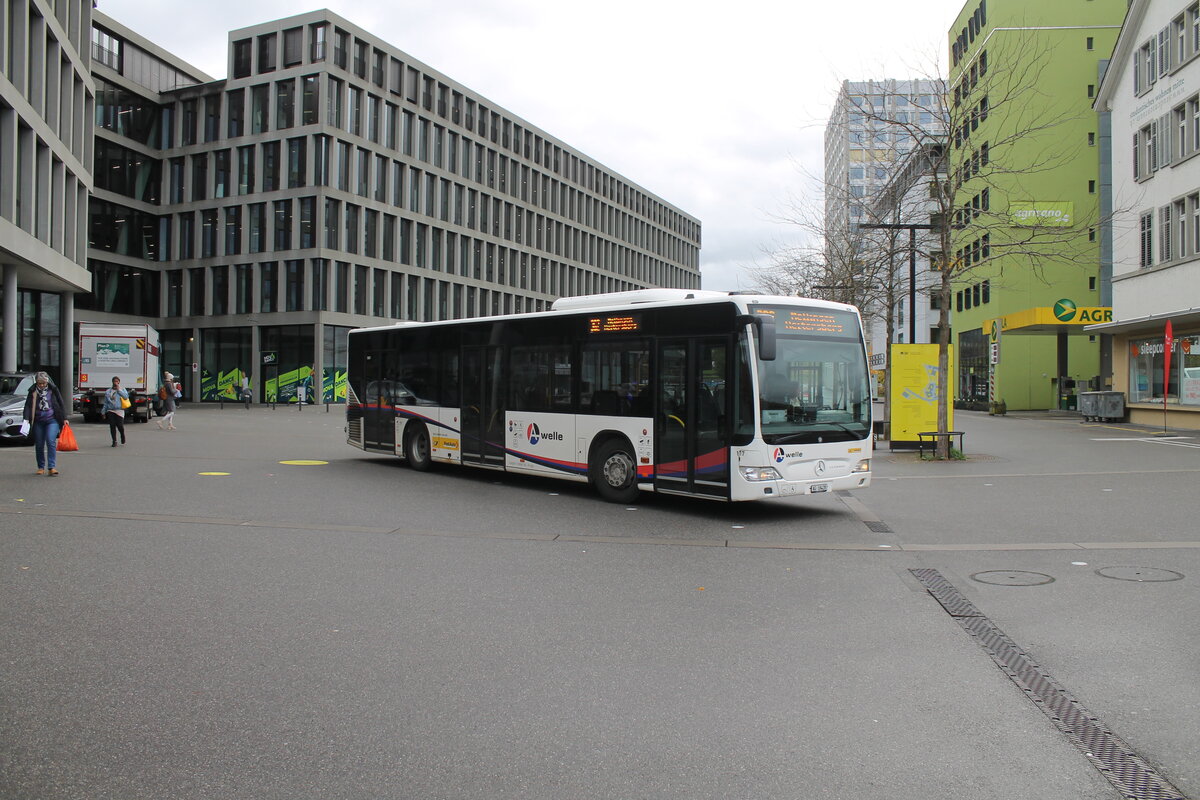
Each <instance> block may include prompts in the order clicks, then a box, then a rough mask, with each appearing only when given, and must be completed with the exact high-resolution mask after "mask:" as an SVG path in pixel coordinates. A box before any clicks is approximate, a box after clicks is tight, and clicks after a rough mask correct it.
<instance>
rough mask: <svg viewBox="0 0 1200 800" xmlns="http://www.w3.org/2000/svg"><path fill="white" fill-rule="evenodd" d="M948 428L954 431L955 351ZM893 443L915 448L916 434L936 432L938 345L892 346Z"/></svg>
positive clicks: (948, 403)
mask: <svg viewBox="0 0 1200 800" xmlns="http://www.w3.org/2000/svg"><path fill="white" fill-rule="evenodd" d="M949 357H950V363H949V375H948V376H947V386H946V393H947V395H946V404H947V406H948V407H947V411H946V413H947V415H948V416H947V421H946V424H947V427H949V428H950V429H953V428H954V350H953V349H951V350H950V352H949ZM891 362H892V385H891V397H890V398H888V400H889V403H890V404H891V426H892V434H891V442H892V446H893V447H894V446H895V445H897V444H911V445H914V446H915V445H916V444H917V442H918V441H919V439H918V437H917V434H918V433H921V432H923V431H936V430H937V407H938V393H937V386H938V346H937V345H936V344H893V345H892V355H891Z"/></svg>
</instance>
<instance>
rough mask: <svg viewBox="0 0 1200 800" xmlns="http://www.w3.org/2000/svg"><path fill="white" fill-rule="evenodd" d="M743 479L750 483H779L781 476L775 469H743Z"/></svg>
mask: <svg viewBox="0 0 1200 800" xmlns="http://www.w3.org/2000/svg"><path fill="white" fill-rule="evenodd" d="M741 470H742V477H743V478H745V479H746V480H748V481H753V482H758V481H777V480H780V477H781V476H780V474H779V473H778V472H777V471H776V470H775V468H774V467H742V468H741Z"/></svg>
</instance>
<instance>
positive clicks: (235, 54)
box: [75, 11, 700, 401]
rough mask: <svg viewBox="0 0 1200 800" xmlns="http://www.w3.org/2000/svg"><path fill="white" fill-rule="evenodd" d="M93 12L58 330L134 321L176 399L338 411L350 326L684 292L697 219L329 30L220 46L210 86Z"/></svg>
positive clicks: (379, 47) (291, 31) (309, 21)
mask: <svg viewBox="0 0 1200 800" xmlns="http://www.w3.org/2000/svg"><path fill="white" fill-rule="evenodd" d="M92 17H93V23H92V25H93V30H92V42H91V44H92V52H93V59H92V64H91V68H92V77H93V79H94V82H95V84H94V85H95V94H96V113H95V120H96V132H95V137H96V142H95V149H96V153H95V167H94V174H95V191H94V193H93V195H92V198H91V214H90V231H89V234H90V235H89V240H90V242H89V248H88V252H87V255H88V268H89V270H90V272H91V275H90V284H89V285H88V286H87V287H86V288H87V289H90V292H88V293H87V294H86V295H80V296H79V297H78V298H77V299H76V307H77V311H76V318H77V319H87V320H95V321H130V320H138V321H147V322H150V323H151V324H154V325H155V326H156V327H158V328H159V330H160V331H161V333H162V337H163V350H164V359H165V364H166V368H167V369H170V370H171V371H172V372H174V373H176V374H177V375H181V376H182V378H183V382H184V386H185V390H186V393H187V396H188V397H190V398H192V399H205V400H211V399H216V398H217V397H219V396H221V395H224V396H226V397H231V396H233V392H234V391H235V388H236V387H237V386H238V385H240V383H241V382H242V380H243V379H248V381H249V383H250V385H251V386H252V387H253V388H254V389H255V392H256V398H258V399H267V398H270V397H272V396H277V397H278V398H279V399H280V400H288V399H291V398H292V397H294V396H295V394H296V392H297V390H298V389H300V388H301V387H304V388H305V389H306V390H308V391H310V392H311V394H310V397H314V396H315V399H317V400H321V399H324V400H332V401H338V400H340V399H341V393H342V391H344V374H345V365H346V361H345V341H346V332H347V331H349V330H350V329H351V328H353V327H357V326H362V325H378V324H381V323H382V322H385V321H387V320H438V319H454V318H465V317H476V316H485V315H492V314H503V313H516V312H528V311H537V310H543V309H546V308H548V307H549V305H550V303H551V302H552V301H553V300H554V299H555V298H557V297H559V296H565V295H577V294H589V293H594V292H608V291H619V290H623V289H638V288H647V287H656V286H667V287H679V288H698V287H699V285H700V272H699V248H700V223H699V221H698V220H697V219H696V218H694V217H692V216H690V215H688V214H686V213H684V212H683V211H681V210H680V209H678V208H676V207H674V206H672V205H670V204H669V203H667V202H665V201H663V200H662V199H660V198H658V197H656V196H655V195H653V194H651V193H650V192H648V191H646V190H645V189H642V188H641V187H639V186H637V185H635V184H634V183H632V182H631V181H629V180H627V179H626V178H624V177H622V176H620V175H618V174H616V173H614V172H612V171H611V170H609V169H606V168H605V167H604V166H603V165H601V164H598V163H597V162H595V161H594V160H592V159H590V158H588V157H587V156H586V155H584V154H582V153H580V152H579V151H578V150H575V149H573V148H571V147H569V146H567V145H566V144H564V143H563V142H561V141H559V140H557V139H555V138H554V137H552V136H551V135H549V134H547V133H546V132H544V131H542V130H540V129H538V128H536V127H535V126H533V125H531V124H529V123H528V122H526V121H524V120H522V119H520V118H519V117H517V116H515V115H513V114H511V113H509V112H507V111H505V110H504V109H502V108H499V107H497V106H496V105H495V104H494V103H492V102H490V101H489V100H487V99H486V98H484V97H481V96H480V95H478V94H477V93H474V92H472V91H470V90H469V89H467V88H466V87H464V86H462V85H461V84H459V83H456V82H455V81H453V80H451V79H450V78H448V77H446V76H445V75H443V74H441V73H439V72H437V71H436V70H434V69H432V68H430V67H429V66H427V65H425V64H422V63H420V62H418V61H416V60H414V59H413V58H411V57H410V56H408V55H407V54H405V53H403V52H401V51H400V50H398V49H396V48H395V47H393V46H391V45H389V44H387V43H385V42H382V41H380V40H379V38H378V37H376V36H374V35H372V34H371V33H369V32H367V31H364V30H362V29H361V28H358V27H356V26H354V25H353V24H351V23H350V22H348V21H346V20H344V19H342V18H340V17H338V16H336V15H334V14H332V13H330V12H328V11H317V12H312V13H307V14H302V15H299V16H295V17H290V18H287V19H283V20H277V21H274V22H270V23H265V24H262V25H256V26H253V27H250V28H244V29H241V30H236V31H232V32H231V33H230V34H229V37H228V51H227V52H228V62H227V66H228V73H227V74H228V75H229V77H228V78H227V79H224V80H214V79H212V78H210V77H209V76H207V75H204V74H202V73H200V72H199V71H198V70H196V69H195V68H194V67H191V66H189V65H188V64H186V63H184V62H182V61H181V60H180V59H178V58H176V57H174V56H172V55H171V54H169V53H167V52H165V51H163V50H162V49H161V48H159V47H157V46H156V45H154V44H153V43H152V42H149V41H148V40H146V39H145V38H144V37H142V36H139V35H138V34H136V33H134V32H133V31H132V30H130V29H128V28H126V27H125V26H123V25H122V24H120V23H119V22H117V21H116V20H113V19H111V18H109V17H106V16H105V15H103V14H101V13H99V12H94V13H93V14H92ZM75 290H78V287H75ZM264 353H268V354H273V355H274V360H273V363H271V364H270V365H267V366H264V364H263V354H264Z"/></svg>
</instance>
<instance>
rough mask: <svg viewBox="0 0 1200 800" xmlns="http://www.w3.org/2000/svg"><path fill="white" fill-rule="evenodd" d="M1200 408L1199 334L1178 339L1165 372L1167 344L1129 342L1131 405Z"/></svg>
mask: <svg viewBox="0 0 1200 800" xmlns="http://www.w3.org/2000/svg"><path fill="white" fill-rule="evenodd" d="M1164 393H1165V396H1166V404H1167V406H1168V407H1169V406H1172V405H1185V406H1200V334H1192V335H1184V336H1177V337H1175V340H1174V346H1173V347H1172V348H1171V369H1170V372H1169V373H1168V372H1167V371H1166V341H1165V339H1164V337H1162V336H1158V337H1156V338H1153V339H1131V340H1130V341H1129V402H1131V403H1162V402H1163V397H1164Z"/></svg>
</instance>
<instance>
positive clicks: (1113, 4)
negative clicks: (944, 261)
mask: <svg viewBox="0 0 1200 800" xmlns="http://www.w3.org/2000/svg"><path fill="white" fill-rule="evenodd" d="M1126 7H1127V2H1126V0H1054V2H1046V1H1045V0H970V2H968V3H967V5H966V6H965V7H964V8H963V10H962V12H961V13H960V14H959V16H958V18H957V20H956V21H955V24H954V27H953V28H952V29H951V30H950V33H949V45H950V64H951V67H950V79H949V85H948V87H947V91H948V94H949V98H948V104H950V106H949V107H950V109H951V112H950V119H951V121H952V123H953V124H952V125H951V131H950V134H949V140H950V144H951V146H952V147H953V153H954V156H953V157H952V159H951V163H952V164H953V166H954V169H953V174H952V175H951V177H950V184H949V185H948V187H947V191H948V193H949V195H950V196H951V197H952V198H953V202H952V206H953V209H954V211H953V215H954V220H953V221H954V224H955V232H954V234H953V237H952V240H951V247H950V252H949V253H948V254H947V257H948V259H949V263H950V264H951V265H953V267H952V268H953V269H955V274H956V278H955V281H954V294H953V298H952V300H951V302H952V303H953V307H952V319H953V326H954V332H955V337H954V338H955V346H956V348H957V352H956V353H955V354H954V355H955V359H954V363H956V364H957V365H958V366H957V369H958V374H957V376H956V386H957V394H958V398H959V400H960V402H962V401H965V402H966V403H967V404H968V405H970V406H975V405H980V406H981V405H982V404H985V403H987V402H988V401H989V400H994V401H1004V403H1005V404H1006V406H1007V408H1008V409H1010V410H1019V409H1047V408H1059V407H1071V406H1072V405H1073V404H1074V393H1075V392H1076V391H1080V390H1084V389H1086V388H1089V387H1090V388H1096V389H1099V388H1102V387H1101V386H1100V385H1099V383H1100V379H1099V376H1100V372H1101V363H1100V342H1099V341H1097V340H1098V339H1099V337H1097V336H1091V335H1088V334H1087V333H1086V332H1085V331H1084V325H1086V324H1092V323H1094V322H1098V321H1102V320H1103V315H1104V313H1105V312H1104V311H1103V305H1104V304H1103V303H1102V296H1101V291H1102V288H1103V287H1102V286H1101V285H1100V275H1099V272H1100V270H1099V264H1100V250H1099V248H1100V242H1099V236H1098V233H1097V230H1098V227H1099V222H1100V214H1101V209H1100V202H1099V201H1100V197H1101V187H1100V159H1101V155H1102V153H1101V151H1102V150H1104V149H1105V147H1106V145H1107V141H1108V140H1107V137H1106V136H1105V135H1104V130H1103V123H1104V120H1103V119H1102V118H1101V117H1100V115H1098V114H1097V113H1096V112H1094V111H1093V110H1092V102H1093V100H1094V98H1095V92H1096V87H1097V86H1098V85H1099V83H1100V74H1101V69H1102V66H1103V64H1104V62H1105V60H1106V59H1107V58H1108V57H1109V55H1110V54H1111V53H1112V49H1113V45H1114V44H1115V42H1116V39H1117V35H1118V33H1119V32H1120V27H1121V22H1122V20H1123V19H1124V16H1125V11H1126Z"/></svg>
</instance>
